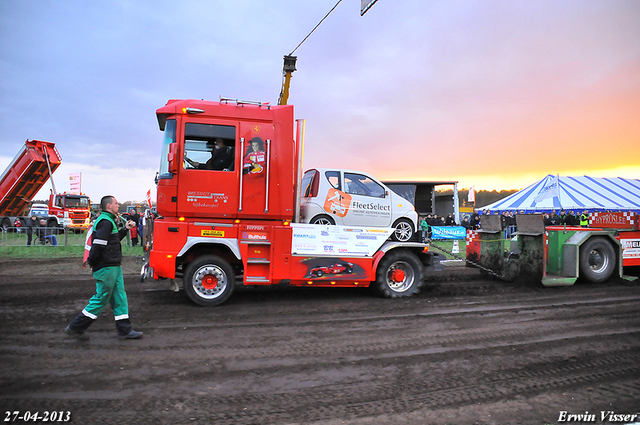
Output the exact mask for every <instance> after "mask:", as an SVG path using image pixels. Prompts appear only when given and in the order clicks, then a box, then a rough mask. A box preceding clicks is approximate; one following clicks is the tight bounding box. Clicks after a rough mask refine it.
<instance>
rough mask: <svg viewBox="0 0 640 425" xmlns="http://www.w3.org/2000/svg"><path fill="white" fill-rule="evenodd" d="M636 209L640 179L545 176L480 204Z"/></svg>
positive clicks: (525, 208)
mask: <svg viewBox="0 0 640 425" xmlns="http://www.w3.org/2000/svg"><path fill="white" fill-rule="evenodd" d="M562 208H564V209H565V210H574V211H583V210H589V211H635V212H639V213H640V180H637V179H623V178H620V177H616V178H596V177H589V176H582V177H562V176H553V175H548V176H546V177H545V178H543V179H542V180H540V181H539V182H537V183H534V184H532V185H531V186H529V187H527V188H525V189H522V190H521V191H519V192H516V193H514V194H512V195H509V196H507V197H506V198H504V199H501V200H499V201H497V202H494V203H492V204H489V205H487V206H486V207H482V208H481V209H486V210H489V211H525V212H550V211H552V210H554V209H555V210H557V211H559V210H560V209H562Z"/></svg>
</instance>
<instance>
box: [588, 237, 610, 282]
mask: <svg viewBox="0 0 640 425" xmlns="http://www.w3.org/2000/svg"><path fill="white" fill-rule="evenodd" d="M579 261H580V276H581V277H583V278H584V279H586V280H587V281H589V282H594V283H599V282H604V281H605V280H607V279H609V278H610V277H611V275H612V274H613V271H614V270H615V267H616V253H615V251H614V249H613V246H612V245H611V244H610V243H609V242H608V241H607V240H606V239H604V238H591V239H589V240H588V241H587V242H585V243H584V244H583V245H582V246H581V247H580V260H579Z"/></svg>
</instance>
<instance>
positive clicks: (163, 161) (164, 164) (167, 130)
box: [158, 120, 176, 179]
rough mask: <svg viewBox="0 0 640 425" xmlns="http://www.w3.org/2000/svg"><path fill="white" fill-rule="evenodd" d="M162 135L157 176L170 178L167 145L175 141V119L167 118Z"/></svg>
mask: <svg viewBox="0 0 640 425" xmlns="http://www.w3.org/2000/svg"><path fill="white" fill-rule="evenodd" d="M163 135H164V136H163V139H162V152H161V153H160V170H159V172H158V178H160V179H170V178H171V177H172V176H171V173H170V172H169V145H170V144H171V143H175V141H176V120H167V122H166V124H165V126H164V133H163Z"/></svg>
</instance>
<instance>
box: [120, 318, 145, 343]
mask: <svg viewBox="0 0 640 425" xmlns="http://www.w3.org/2000/svg"><path fill="white" fill-rule="evenodd" d="M116 329H118V338H120V339H138V338H142V332H138V331H134V330H133V328H132V327H131V322H130V321H129V319H122V320H116Z"/></svg>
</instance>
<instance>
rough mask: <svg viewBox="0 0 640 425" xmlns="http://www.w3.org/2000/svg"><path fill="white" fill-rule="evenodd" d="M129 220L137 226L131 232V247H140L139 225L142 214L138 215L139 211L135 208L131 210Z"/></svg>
mask: <svg viewBox="0 0 640 425" xmlns="http://www.w3.org/2000/svg"><path fill="white" fill-rule="evenodd" d="M129 219H130V220H131V221H133V222H134V223H135V224H136V226H135V227H134V228H132V229H131V230H130V232H131V245H132V246H136V245H138V225H139V224H140V214H138V210H136V209H135V208H134V209H132V210H131V213H130V214H129Z"/></svg>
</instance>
